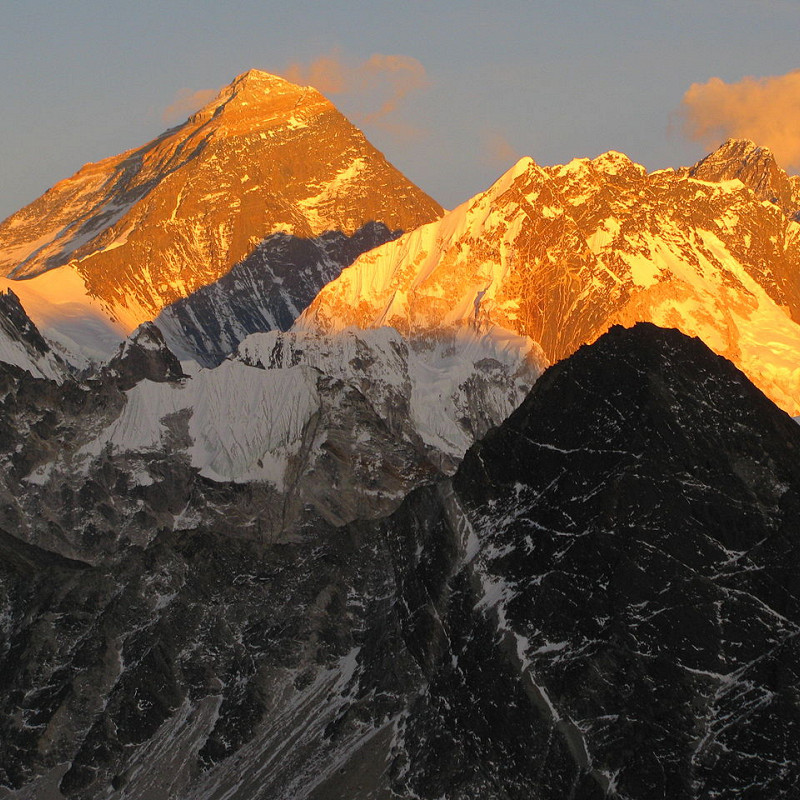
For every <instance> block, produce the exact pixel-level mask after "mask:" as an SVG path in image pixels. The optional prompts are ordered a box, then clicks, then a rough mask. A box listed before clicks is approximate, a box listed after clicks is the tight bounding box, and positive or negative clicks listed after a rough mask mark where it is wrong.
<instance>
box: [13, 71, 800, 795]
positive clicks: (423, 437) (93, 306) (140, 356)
mask: <svg viewBox="0 0 800 800" xmlns="http://www.w3.org/2000/svg"><path fill="white" fill-rule="evenodd" d="M799 213H800V184H799V183H798V178H796V177H790V176H787V175H786V173H784V172H783V170H781V169H780V167H779V166H778V165H777V164H776V163H775V160H774V158H773V157H772V155H771V153H770V152H769V150H767V149H766V148H763V147H759V146H757V145H756V144H754V143H751V142H746V141H742V140H731V141H729V142H726V143H725V144H724V145H722V146H721V147H720V148H719V149H718V150H717V151H715V152H714V153H712V154H711V155H709V156H708V157H707V158H705V159H703V160H702V161H700V162H699V163H698V164H696V165H695V166H693V167H688V168H680V169H677V170H660V171H657V172H654V173H650V174H648V173H647V172H646V171H645V170H644V169H643V168H642V167H640V166H639V165H637V164H634V163H633V162H631V161H630V160H629V159H628V158H627V157H626V156H624V155H622V154H620V153H615V152H610V153H606V154H604V155H601V156H599V157H597V158H595V159H592V160H590V159H576V160H574V161H572V162H570V163H569V164H566V165H563V166H551V167H542V166H539V165H538V164H536V163H535V162H534V161H533V160H532V159H529V158H526V159H522V160H521V161H520V162H519V163H517V164H516V165H514V166H513V167H512V168H511V169H510V170H509V171H508V172H506V173H505V174H504V175H503V176H501V177H500V178H499V180H498V181H497V182H496V183H495V184H494V185H493V186H491V187H490V188H489V189H487V190H486V191H485V192H482V193H481V194H479V195H477V196H476V197H474V198H472V199H471V200H468V201H467V202H466V203H464V204H463V205H462V206H459V207H458V208H456V209H453V210H451V211H449V212H445V211H443V210H442V209H441V207H440V206H438V205H437V204H436V203H435V201H433V200H432V199H431V198H429V197H428V196H427V195H425V194H424V193H423V192H422V191H421V190H419V189H418V188H417V187H415V186H413V184H411V183H410V182H408V181H407V180H406V179H405V178H404V177H403V176H402V175H401V174H400V173H399V172H397V170H395V169H394V168H393V167H392V166H391V165H390V164H388V162H387V161H386V160H385V159H384V158H383V156H382V155H381V154H380V153H378V152H377V151H376V150H375V149H374V148H372V147H371V145H370V144H369V143H368V142H367V141H366V139H364V137H363V135H362V134H361V133H360V132H359V131H358V130H357V129H356V128H354V127H353V126H352V125H351V124H350V123H349V122H348V121H347V120H346V119H345V118H344V117H342V116H341V115H340V114H339V113H338V112H337V111H336V109H335V108H334V107H333V106H332V105H331V104H330V103H329V102H328V101H327V100H326V99H325V98H324V97H322V95H320V94H319V93H318V92H316V91H315V90H314V89H312V88H310V87H299V86H294V85H292V84H290V83H288V82H287V81H284V80H283V79H280V78H277V77H275V76H271V75H267V74H266V73H259V72H257V71H250V72H248V73H245V74H244V75H242V76H239V77H238V78H237V79H235V80H234V81H233V83H232V84H231V85H230V86H228V87H226V88H225V89H223V90H222V91H221V92H220V94H219V96H218V97H217V98H216V99H215V100H214V101H212V102H211V103H210V104H209V105H207V106H206V107H204V108H203V109H201V110H200V111H199V112H197V114H195V115H193V116H192V117H191V118H190V119H189V120H187V122H186V123H184V124H183V125H180V126H177V127H176V128H173V129H171V130H169V131H167V132H165V133H164V134H163V135H162V136H160V137H159V138H158V139H156V140H154V141H153V142H151V143H149V144H147V145H145V146H144V147H142V148H139V149H136V150H133V151H129V152H128V153H124V154H122V155H120V156H117V157H114V158H111V159H106V160H105V161H101V162H98V163H97V164H91V165H87V166H86V167H84V168H83V169H82V170H81V171H79V172H78V173H77V174H76V175H75V176H73V177H72V178H70V179H67V180H66V181H62V182H61V183H60V184H57V185H56V186H55V187H54V188H53V189H51V190H50V191H48V192H47V193H45V195H43V196H42V198H40V199H39V200H37V201H35V202H34V203H33V204H31V205H30V206H28V207H26V208H25V209H22V210H21V211H19V212H17V214H14V215H12V216H11V217H9V218H8V219H7V220H6V221H5V222H3V223H2V224H0V261H1V262H2V265H3V266H2V268H3V271H4V273H5V274H6V278H5V279H4V280H3V287H5V288H6V293H5V294H4V295H3V296H2V297H0V311H1V312H2V317H0V382H1V383H2V387H3V389H2V393H1V394H2V400H0V404H1V405H2V410H3V413H2V420H0V442H2V447H1V448H0V459H1V460H2V463H3V471H2V478H0V556H1V557H0V604H2V605H0V685H2V686H3V687H5V690H6V691H5V692H4V694H3V698H2V704H3V715H2V722H1V723H0V724H2V734H1V735H0V740H2V744H0V796H9V797H17V798H23V797H26V798H28V797H34V798H35V797H42V798H45V797H48V798H49V797H56V798H59V797H66V798H87V799H88V798H96V797H119V798H122V797H126V798H145V797H154V796H158V797H169V798H213V797H220V798H221V797H228V798H242V800H244V798H289V797H291V798H319V800H322V798H342V799H344V798H397V797H409V798H411V797H415V798H440V797H448V798H450V797H452V798H473V797H486V798H508V797H531V796H537V797H553V798H560V797H564V796H573V797H576V798H587V799H588V798H594V797H601V796H611V797H625V798H642V800H646V799H647V798H649V797H653V796H670V797H687V798H701V797H709V796H719V797H724V796H733V795H736V796H749V795H748V794H747V792H750V793H751V794H752V796H754V797H757V796H765V794H764V793H766V794H769V795H770V796H775V797H783V796H786V797H791V796H793V795H792V793H793V792H796V791H797V789H798V786H797V775H798V774H800V771H799V770H798V769H797V768H796V767H797V764H796V762H795V760H794V759H795V757H794V756H793V753H794V752H796V751H797V750H798V749H800V748H798V745H800V740H799V739H798V736H797V733H796V730H797V725H796V722H797V718H798V714H800V707H799V706H798V704H797V699H796V698H797V692H798V691H799V690H800V680H799V679H798V676H797V674H796V669H795V666H794V665H795V663H796V658H795V656H796V654H795V653H794V650H795V649H796V648H795V645H794V642H795V639H796V633H797V625H798V624H800V618H798V614H797V609H796V608H795V605H796V601H795V599H794V596H795V594H796V592H795V590H794V588H793V587H794V583H795V582H796V581H795V579H794V577H793V576H794V574H795V573H796V571H797V566H798V565H797V564H796V561H797V552H798V550H797V547H798V545H797V540H796V539H797V530H796V518H797V510H798V509H797V505H798V492H800V476H798V473H797V469H796V462H797V450H798V448H800V442H799V441H798V429H797V426H796V424H795V423H794V422H792V420H791V419H790V418H789V417H788V416H787V414H786V413H784V412H789V414H794V415H798V414H800V222H798V214H799ZM636 323H640V324H636ZM642 323H644V324H642ZM652 323H655V325H659V326H661V327H662V328H674V329H677V330H673V331H664V330H662V329H660V328H656V327H655V325H654V324H652ZM620 326H626V328H627V329H625V328H623V327H620ZM631 326H633V327H631ZM609 331H610V332H609ZM687 337H696V338H695V339H691V338H687ZM699 340H702V342H701V341H699ZM709 348H710V350H709ZM711 351H713V352H711ZM714 353H716V354H717V355H714ZM723 357H724V358H723ZM550 365H554V366H550ZM548 367H549V369H548ZM737 368H738V369H737ZM739 370H741V372H740V371H739ZM753 384H755V386H754V385H753ZM756 387H758V388H756ZM531 389H533V391H531ZM759 390H761V391H759ZM762 391H763V392H764V394H765V395H766V396H767V397H765V396H764V395H762V394H761V392H762ZM767 398H769V399H767ZM776 405H777V406H778V407H780V408H777V407H776ZM781 408H782V409H783V411H781V410H780V409H781ZM2 793H5V794H2ZM570 793H571V794H570ZM759 793H760V794H759Z"/></svg>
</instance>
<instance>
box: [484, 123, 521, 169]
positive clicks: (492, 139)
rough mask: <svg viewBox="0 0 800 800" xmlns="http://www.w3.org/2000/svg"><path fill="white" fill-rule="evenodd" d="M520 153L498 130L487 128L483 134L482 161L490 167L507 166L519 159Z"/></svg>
mask: <svg viewBox="0 0 800 800" xmlns="http://www.w3.org/2000/svg"><path fill="white" fill-rule="evenodd" d="M519 158H520V155H519V153H518V152H517V150H516V148H515V147H514V146H513V145H512V144H511V143H510V142H509V141H508V139H507V138H506V136H505V134H504V133H503V132H502V131H499V130H488V131H486V132H485V133H484V135H483V161H484V163H485V164H487V165H488V166H490V167H502V168H506V169H507V168H509V167H510V166H511V165H512V164H515V163H516V162H517V161H519Z"/></svg>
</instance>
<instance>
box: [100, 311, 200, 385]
mask: <svg viewBox="0 0 800 800" xmlns="http://www.w3.org/2000/svg"><path fill="white" fill-rule="evenodd" d="M185 377H186V376H185V375H184V374H183V370H182V369H181V364H180V361H178V359H177V357H176V356H175V354H174V353H173V352H172V351H171V350H170V348H169V347H168V346H167V343H166V341H165V340H164V336H163V334H162V333H161V331H160V330H159V329H158V327H156V325H154V324H153V323H152V322H145V323H143V324H142V325H140V326H139V327H138V328H137V329H136V331H135V332H134V334H133V335H132V336H131V337H129V338H128V339H126V340H125V341H124V342H123V343H122V345H121V346H120V348H119V352H118V353H117V354H116V355H115V356H114V357H113V358H112V359H111V360H110V361H109V362H108V364H106V365H105V367H104V368H103V371H102V373H101V379H104V380H109V379H110V380H112V381H114V382H115V383H116V384H117V386H118V387H119V388H120V389H122V390H123V391H124V390H126V389H132V388H133V387H134V386H136V384H137V383H139V382H140V381H143V380H147V381H153V382H155V383H165V382H170V381H179V380H180V379H181V378H185Z"/></svg>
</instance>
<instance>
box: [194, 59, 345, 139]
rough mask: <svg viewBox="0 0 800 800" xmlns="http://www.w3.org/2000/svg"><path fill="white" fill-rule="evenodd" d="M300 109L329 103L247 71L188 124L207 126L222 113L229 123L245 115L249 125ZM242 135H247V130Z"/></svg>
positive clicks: (299, 88) (310, 90)
mask: <svg viewBox="0 0 800 800" xmlns="http://www.w3.org/2000/svg"><path fill="white" fill-rule="evenodd" d="M303 100H306V102H302V101H303ZM300 105H303V106H310V105H313V106H320V105H321V106H324V107H328V106H330V103H329V102H328V101H327V100H326V99H325V98H324V97H323V96H322V95H321V94H320V93H319V92H317V91H316V90H315V89H313V88H311V87H310V86H297V85H296V84H294V83H291V82H290V81H287V80H286V79H285V78H281V77H280V76H278V75H272V74H271V73H269V72H262V71H261V70H258V69H250V70H247V72H243V73H242V74H241V75H237V76H236V77H235V78H234V79H233V80H232V81H231V82H230V83H229V84H228V85H227V86H223V87H222V89H220V91H219V93H218V94H217V96H216V97H215V98H214V99H213V100H211V102H209V103H207V104H206V105H205V106H203V107H202V108H201V109H200V110H199V111H197V113H195V114H193V115H192V116H191V117H190V118H189V122H192V123H197V122H206V121H208V120H209V119H212V118H213V117H217V116H218V115H219V114H221V113H223V112H224V113H225V118H226V120H228V121H230V119H231V118H233V117H237V116H240V115H244V117H246V119H247V121H248V123H252V122H254V119H253V118H257V117H261V116H273V115H275V114H281V113H288V112H289V111H290V110H291V109H292V108H294V107H297V106H300ZM232 112H233V113H232ZM265 112H266V113H265ZM242 132H246V126H245V130H243V131H242Z"/></svg>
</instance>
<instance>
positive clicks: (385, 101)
mask: <svg viewBox="0 0 800 800" xmlns="http://www.w3.org/2000/svg"><path fill="white" fill-rule="evenodd" d="M799 33H800V0H630V1H629V0H592V1H591V2H590V1H589V0H584V1H583V2H579V0H552V2H551V0H494V1H493V2H470V1H469V0H428V1H427V2H422V1H421V0H404V2H401V3H400V2H396V0H392V1H391V2H385V1H384V0H349V2H330V3H323V2H319V0H315V1H314V2H309V1H308V0H291V1H289V0H281V2H271V1H269V0H267V1H266V2H264V0H262V1H261V2H255V0H226V2H224V3H217V2H211V0H207V1H206V0H194V1H193V2H189V1H188V0H158V1H157V2H156V1H154V0H137V2H136V3H130V2H127V0H126V2H119V1H118V0H103V2H98V1H96V0H70V2H64V0H2V4H0V75H2V80H0V108H2V113H1V114H0V219H3V218H5V217H6V216H7V215H9V214H11V213H13V212H14V211H16V210H17V209H18V208H20V207H22V206H23V205H25V204H27V203H29V202H31V201H32V200H34V199H35V198H36V197H38V196H39V195H40V194H42V193H43V192H44V191H45V190H46V189H47V188H49V187H50V186H52V185H53V184H54V183H56V182H57V181H59V180H61V179H63V178H66V177H69V176H70V175H71V174H73V173H74V172H76V171H77V170H78V169H79V168H80V167H81V166H82V165H83V164H84V163H86V162H88V161H98V160H100V159H102V158H105V157H107V156H111V155H115V154H116V153H119V152H122V151H124V150H127V149H129V148H131V147H135V146H138V145H141V144H144V143H145V142H147V141H149V140H150V139H152V138H154V137H155V136H156V135H158V134H159V133H160V132H161V131H163V130H165V129H166V128H168V127H170V126H172V125H175V124H177V123H179V122H181V121H182V119H184V118H185V117H186V116H188V114H189V113H191V111H192V110H194V109H193V108H191V106H192V103H194V104H195V105H197V107H199V104H201V101H202V100H203V99H207V98H208V97H209V96H210V95H211V94H212V92H213V91H214V90H217V89H219V88H220V87H221V86H223V85H225V84H227V83H229V82H230V81H231V80H232V79H233V78H234V77H235V76H236V75H238V74H240V73H242V72H244V71H246V70H248V69H251V68H255V69H262V70H265V71H267V72H273V73H277V74H280V75H284V76H291V77H293V78H296V79H298V80H303V81H304V82H305V81H306V80H308V79H309V78H314V79H316V80H317V81H319V82H322V83H324V84H325V86H324V87H323V86H320V87H319V88H321V89H322V90H323V92H324V93H325V94H327V95H328V96H329V98H330V99H331V100H332V101H333V102H334V103H335V104H336V105H337V107H338V108H339V109H340V110H341V111H342V112H343V113H345V114H346V115H347V116H348V117H349V118H350V119H351V120H352V121H353V122H354V123H355V124H357V125H358V126H359V127H360V128H361V129H362V130H363V131H364V132H365V134H366V135H367V137H368V138H369V139H370V141H372V143H373V144H374V145H375V146H376V147H378V149H380V150H381V151H382V152H383V153H384V154H385V155H386V156H387V158H388V159H389V160H390V161H391V162H392V163H394V164H395V166H397V167H398V168H399V169H400V170H401V171H402V172H404V173H405V174H406V175H407V176H408V177H409V178H410V179H411V180H413V181H414V182H415V183H417V184H418V185H419V186H421V187H422V188H423V189H424V190H425V191H427V192H428V193H429V194H431V195H432V196H433V197H434V198H436V199H437V200H438V201H439V202H440V203H442V204H443V205H444V206H445V207H448V208H451V207H453V206H455V205H457V204H458V203H461V202H463V201H464V200H466V199H468V198H469V197H471V196H472V195H474V194H476V193H477V192H479V191H482V190H483V189H485V188H486V187H487V186H488V185H490V184H491V183H492V182H493V181H494V180H495V179H496V178H497V177H499V175H500V174H501V173H502V172H503V171H505V169H507V168H508V167H510V166H511V165H512V164H513V163H514V161H515V160H516V159H517V158H519V157H520V156H522V155H529V156H531V157H533V158H534V159H535V160H536V161H537V162H538V163H540V164H557V163H566V162H567V161H569V160H570V159H571V158H573V157H583V156H588V157H593V156H595V155H598V154H600V153H602V152H605V151H606V150H610V149H614V150H620V151H622V152H625V153H626V154H627V155H629V156H630V157H631V158H633V159H634V160H635V161H638V162H639V163H641V164H644V165H645V166H646V167H647V168H648V169H659V168H662V167H668V166H680V165H683V164H691V163H694V162H695V161H697V160H698V159H699V158H701V157H702V156H703V155H704V154H705V153H706V152H708V150H710V149H713V147H714V146H716V144H718V143H720V142H721V141H723V140H724V139H725V138H726V137H727V136H728V135H737V136H739V135H744V136H747V138H756V137H758V138H759V139H769V140H770V141H759V144H768V145H769V146H770V147H772V148H773V149H774V150H775V152H776V155H778V156H779V161H782V162H783V166H785V167H791V171H794V172H797V171H798V169H800V73H798V72H797V71H798V70H800V48H798V41H800V39H799V38H798V35H799ZM795 73H797V74H795Z"/></svg>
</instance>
